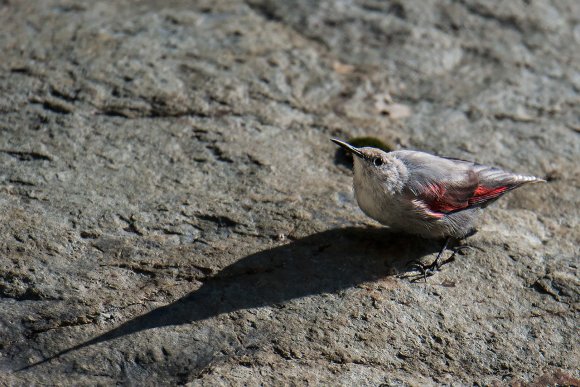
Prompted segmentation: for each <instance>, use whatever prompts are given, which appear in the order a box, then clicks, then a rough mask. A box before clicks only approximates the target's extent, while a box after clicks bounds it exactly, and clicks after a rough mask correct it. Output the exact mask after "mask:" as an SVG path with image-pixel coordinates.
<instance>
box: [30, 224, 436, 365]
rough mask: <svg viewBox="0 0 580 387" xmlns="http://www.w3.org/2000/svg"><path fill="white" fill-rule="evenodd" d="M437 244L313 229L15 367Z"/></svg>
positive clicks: (280, 298)
mask: <svg viewBox="0 0 580 387" xmlns="http://www.w3.org/2000/svg"><path fill="white" fill-rule="evenodd" d="M439 247H440V246H438V244H437V243H436V242H434V241H429V240H424V239H420V238H418V237H416V236H409V235H404V234H396V233H390V232H388V230H386V229H383V228H365V227H348V228H339V229H332V230H328V231H324V232H320V233H317V234H313V235H310V236H308V237H305V238H302V239H299V240H296V241H292V242H290V243H287V244H284V245H282V246H278V247H274V248H271V249H268V250H264V251H260V252H258V253H255V254H252V255H249V256H247V257H244V258H241V259H239V260H238V261H236V262H235V263H233V264H232V265H230V266H227V267H226V268H224V269H223V270H221V271H219V272H218V273H216V274H215V275H213V276H211V277H209V278H207V279H206V280H205V281H204V282H203V285H202V286H201V287H200V288H199V289H198V290H196V291H193V292H191V293H190V294H188V295H186V296H185V297H183V298H181V299H179V300H177V301H175V302H173V303H172V304H169V305H166V306H163V307H160V308H157V309H154V310H152V311H150V312H148V313H146V314H144V315H141V316H138V317H136V318H134V319H132V320H129V321H127V322H125V323H124V324H122V325H120V326H119V327H117V328H114V329H113V330H111V331H108V332H106V333H103V334H102V335H99V336H97V337H95V338H93V339H91V340H88V341H86V342H83V343H80V344H78V345H76V346H74V347H71V348H68V349H65V350H63V351H61V352H59V353H57V354H55V355H53V356H51V357H49V358H46V359H44V360H41V361H39V362H36V363H34V364H30V365H27V366H25V367H22V368H21V369H20V370H25V369H28V368H31V367H34V366H37V365H40V364H42V363H45V362H48V361H49V360H51V359H54V358H56V357H59V356H62V355H65V354H66V353H69V352H72V351H75V350H78V349H81V348H85V347H88V346H90V345H94V344H98V343H102V342H106V341H109V340H113V339H116V338H119V337H122V336H125V335H129V334H132V333H136V332H140V331H143V330H147V329H152V328H159V327H165V326H170V325H182V324H188V323H192V322H195V321H200V320H204V319H208V318H211V317H214V316H217V315H220V314H222V313H228V312H233V311H237V310H242V309H248V308H255V307H260V306H268V305H276V304H282V303H284V302H286V301H289V300H292V299H296V298H301V297H305V296H308V295H314V294H322V293H336V292H338V291H340V290H343V289H346V288H350V287H353V286H356V285H358V284H361V283H363V282H367V281H373V280H377V279H380V278H384V277H387V276H392V275H395V274H397V273H400V272H404V271H405V270H406V268H407V267H408V265H409V263H411V262H414V261H417V260H419V259H420V258H421V257H424V256H425V255H427V254H430V253H433V252H436V251H437V250H438V249H439Z"/></svg>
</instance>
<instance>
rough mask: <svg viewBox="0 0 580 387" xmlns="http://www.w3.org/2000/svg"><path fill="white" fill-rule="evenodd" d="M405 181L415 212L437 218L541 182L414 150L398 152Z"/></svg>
mask: <svg viewBox="0 0 580 387" xmlns="http://www.w3.org/2000/svg"><path fill="white" fill-rule="evenodd" d="M396 153H397V157H398V158H399V159H400V160H401V161H402V162H403V163H404V164H405V165H406V167H407V170H408V171H409V180H408V182H407V185H406V192H405V193H406V194H407V195H408V196H409V198H410V199H411V201H412V203H413V204H414V206H415V207H416V209H417V211H418V212H420V213H422V214H424V215H426V216H428V217H436V218H440V217H442V216H443V215H444V214H449V213H452V212H456V211H461V210H465V209H468V208H472V207H484V206H485V205H487V204H489V203H490V202H492V201H493V200H495V199H497V198H499V197H500V196H502V195H503V194H505V193H506V192H508V191H510V190H512V189H514V188H517V187H519V186H520V185H522V184H525V183H529V182H533V181H541V179H537V178H535V177H531V176H522V175H515V174H512V173H509V172H506V171H503V170H501V169H498V168H494V167H488V166H485V165H480V164H475V163H472V162H469V161H464V160H458V159H449V158H443V157H438V156H434V155H430V154H428V153H423V152H416V151H398V152H396Z"/></svg>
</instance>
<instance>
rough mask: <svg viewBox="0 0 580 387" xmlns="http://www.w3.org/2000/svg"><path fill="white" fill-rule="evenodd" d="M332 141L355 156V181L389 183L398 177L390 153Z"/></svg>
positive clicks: (335, 140)
mask: <svg viewBox="0 0 580 387" xmlns="http://www.w3.org/2000/svg"><path fill="white" fill-rule="evenodd" d="M331 141H332V142H334V143H335V144H337V145H339V146H341V147H343V148H344V149H346V150H347V151H349V152H351V153H352V154H353V159H354V175H355V179H357V178H358V179H361V180H368V179H370V180H373V181H375V182H382V183H388V182H389V181H392V179H393V177H395V176H394V175H398V173H397V166H396V165H395V163H394V160H393V158H392V157H391V156H390V155H389V153H387V152H385V151H383V150H380V149H378V148H372V147H364V148H356V147H354V146H352V145H350V144H348V143H346V142H344V141H340V140H337V139H334V138H333V139H331Z"/></svg>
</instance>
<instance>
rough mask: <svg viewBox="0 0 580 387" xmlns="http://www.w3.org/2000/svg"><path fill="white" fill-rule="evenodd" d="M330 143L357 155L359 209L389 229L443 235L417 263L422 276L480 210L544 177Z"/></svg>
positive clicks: (406, 152) (469, 231)
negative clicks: (426, 260) (436, 248)
mask: <svg viewBox="0 0 580 387" xmlns="http://www.w3.org/2000/svg"><path fill="white" fill-rule="evenodd" d="M331 141H332V142H334V143H335V144H337V145H339V146H341V147H342V148H344V149H346V150H347V151H349V152H351V153H352V154H353V155H354V156H355V157H353V160H354V173H353V175H354V176H353V186H354V193H355V198H356V201H357V203H358V205H359V207H360V208H361V210H362V211H363V212H364V213H365V214H366V215H367V216H369V217H371V218H373V219H374V220H376V221H378V222H379V223H381V224H383V225H385V226H388V227H389V228H390V229H392V230H393V231H398V232H404V233H408V234H415V235H419V236H422V237H425V238H429V239H441V240H443V239H444V240H445V243H444V245H443V248H442V249H441V251H440V252H439V254H438V255H437V257H436V259H435V261H434V262H433V263H432V264H431V265H428V266H425V265H422V264H419V268H420V270H421V271H422V272H423V275H426V273H427V272H429V274H432V273H433V271H435V270H439V269H440V267H441V257H442V255H443V254H444V251H445V250H446V249H447V246H448V245H449V243H450V241H451V240H452V239H458V240H459V239H462V238H464V237H467V236H470V235H472V234H473V233H475V231H476V228H475V226H476V223H477V220H478V218H479V216H480V214H481V212H482V209H484V208H485V207H487V206H488V205H489V204H491V203H493V202H494V201H496V200H497V199H499V198H500V197H502V196H503V195H505V194H506V193H508V192H509V191H512V190H514V189H516V188H519V187H521V186H523V185H525V184H528V183H539V182H545V180H544V179H540V178H538V177H535V176H528V175H521V174H515V173H511V172H507V171H504V170H502V169H500V168H497V167H492V166H487V165H482V164H478V163H475V162H471V161H465V160H460V159H455V158H448V157H440V156H436V155H432V154H430V153H426V152H421V151H415V150H397V151H391V152H385V151H383V150H381V149H378V148H374V147H360V148H357V147H354V146H352V145H350V144H348V143H346V142H344V141H341V140H338V139H334V138H333V139H331Z"/></svg>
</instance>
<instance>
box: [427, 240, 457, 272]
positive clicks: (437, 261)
mask: <svg viewBox="0 0 580 387" xmlns="http://www.w3.org/2000/svg"><path fill="white" fill-rule="evenodd" d="M450 241H451V237H448V238H447V239H445V243H444V244H443V247H442V248H441V251H439V254H437V258H435V261H434V262H433V263H432V264H430V265H429V266H428V267H427V269H429V270H432V269H433V268H435V269H437V270H439V269H440V268H441V265H444V264H445V263H447V262H449V260H447V261H445V262H443V263H439V261H440V260H441V257H442V256H443V254H444V253H445V250H447V246H448V245H449V242H450Z"/></svg>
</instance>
